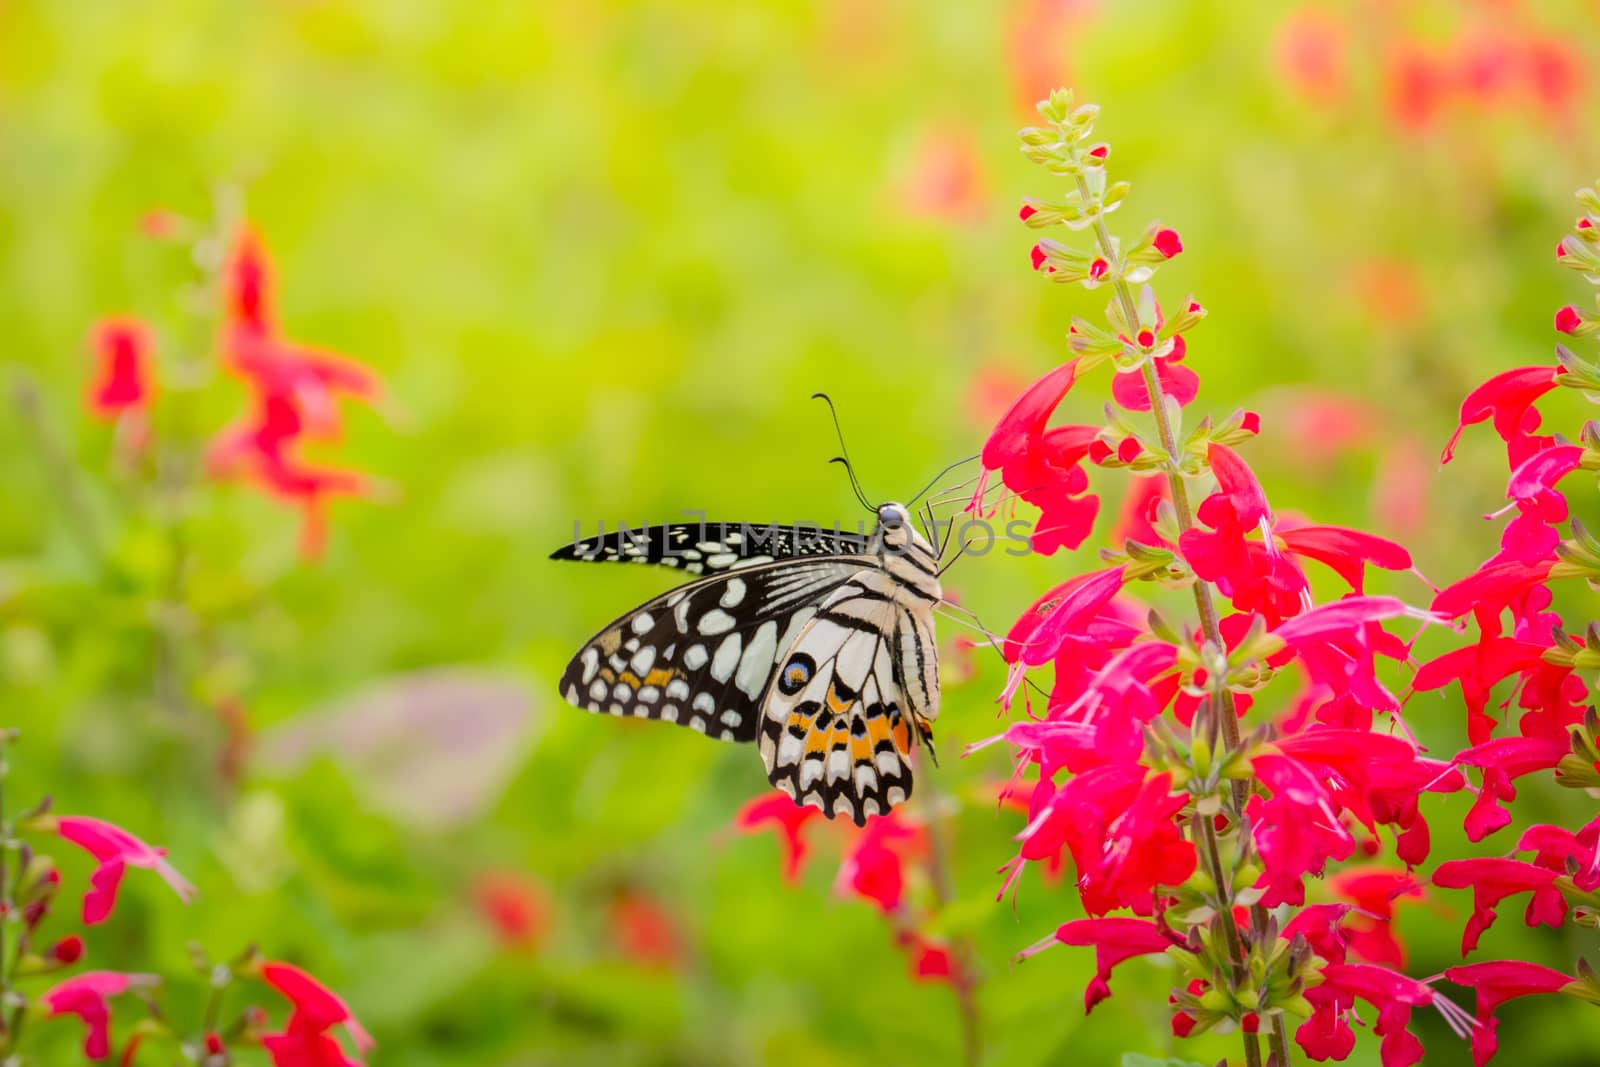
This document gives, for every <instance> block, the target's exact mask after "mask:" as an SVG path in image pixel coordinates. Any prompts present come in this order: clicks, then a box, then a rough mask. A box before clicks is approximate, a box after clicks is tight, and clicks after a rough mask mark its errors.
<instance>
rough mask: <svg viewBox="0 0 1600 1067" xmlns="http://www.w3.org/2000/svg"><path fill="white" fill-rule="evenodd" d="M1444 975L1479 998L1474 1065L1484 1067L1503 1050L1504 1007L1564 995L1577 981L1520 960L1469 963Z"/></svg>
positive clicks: (1474, 1039)
mask: <svg viewBox="0 0 1600 1067" xmlns="http://www.w3.org/2000/svg"><path fill="white" fill-rule="evenodd" d="M1444 976H1445V978H1446V979H1448V980H1449V981H1452V982H1454V983H1455V984H1456V985H1464V986H1466V987H1468V988H1469V989H1471V990H1473V991H1474V992H1476V993H1477V995H1478V1005H1477V1012H1476V1015H1477V1023H1478V1025H1477V1026H1476V1027H1475V1028H1474V1029H1473V1031H1472V1062H1473V1065H1474V1067H1483V1065H1484V1064H1486V1063H1488V1062H1489V1060H1490V1058H1491V1057H1492V1056H1494V1054H1495V1051H1496V1050H1497V1049H1498V1048H1499V1044H1500V1041H1499V1038H1498V1037H1497V1036H1496V1035H1495V1031H1496V1029H1498V1028H1499V1025H1500V1022H1499V1020H1498V1019H1496V1018H1495V1017H1494V1013H1495V1012H1496V1011H1498V1010H1499V1008H1500V1005H1502V1004H1504V1003H1505V1002H1506V1001H1508V1000H1514V999H1516V998H1517V997H1528V996H1534V995H1536V994H1541V993H1560V992H1561V991H1562V990H1564V989H1565V988H1566V987H1567V986H1569V985H1572V984H1574V983H1575V982H1576V981H1577V980H1576V979H1574V978H1573V977H1572V976H1571V975H1566V974H1562V973H1561V972H1560V971H1557V970H1553V969H1551V968H1549V967H1541V966H1539V965H1538V964H1537V963H1523V962H1521V961H1519V960H1489V961H1486V962H1484V963H1467V964H1462V965H1461V966H1459V967H1451V968H1448V969H1447V970H1446V971H1445V972H1444Z"/></svg>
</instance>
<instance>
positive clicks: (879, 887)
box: [834, 812, 924, 915]
mask: <svg viewBox="0 0 1600 1067" xmlns="http://www.w3.org/2000/svg"><path fill="white" fill-rule="evenodd" d="M923 847H924V840H923V833H922V830H921V828H920V827H916V826H911V825H908V824H907V823H905V822H904V821H902V820H901V818H900V815H899V813H898V812H890V813H889V814H888V815H879V816H874V817H870V818H868V819H867V825H866V827H865V828H864V829H862V830H861V831H860V832H859V833H857V834H856V838H855V841H854V842H853V843H852V844H851V845H850V847H849V848H848V849H846V850H845V854H844V862H843V863H841V864H840V865H839V876H838V878H837V879H836V880H835V882H834V886H835V888H836V889H837V890H838V891H839V892H840V893H843V894H846V895H849V896H855V897H859V898H861V899H862V900H865V901H868V902H870V903H872V904H875V905H876V906H877V907H878V909H879V910H881V911H882V912H883V913H884V914H886V915H892V914H894V913H895V912H898V911H899V910H900V905H901V902H902V900H903V898H904V896H905V886H906V876H905V866H906V863H907V861H908V860H909V859H911V857H913V856H915V855H917V854H919V853H920V852H921V851H922V849H923Z"/></svg>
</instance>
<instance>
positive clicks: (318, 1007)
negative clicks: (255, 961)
mask: <svg viewBox="0 0 1600 1067" xmlns="http://www.w3.org/2000/svg"><path fill="white" fill-rule="evenodd" d="M261 977H262V978H263V979H264V980H265V981H266V982H267V984H268V985H270V986H272V988H274V989H276V990H277V991H278V992H279V993H282V994H283V995H284V997H285V998H287V999H288V1001H289V1003H290V1004H291V1005H292V1006H293V1010H292V1011H291V1013H290V1015H289V1023H288V1025H287V1026H286V1027H285V1028H284V1030H283V1031H282V1032H281V1033H275V1034H263V1035H261V1044H262V1046H263V1047H265V1048H266V1050H267V1052H268V1054H269V1055H271V1057H272V1062H273V1065H274V1067H347V1065H353V1067H360V1061H359V1060H355V1059H351V1058H349V1057H347V1056H345V1054H344V1052H343V1050H341V1049H340V1047H339V1044H338V1042H337V1041H336V1040H334V1038H333V1036H332V1035H330V1034H329V1033H328V1031H329V1030H330V1029H332V1028H333V1027H335V1026H338V1025H340V1024H343V1026H344V1028H345V1029H346V1030H347V1031H349V1034H350V1037H351V1039H352V1040H353V1041H354V1042H355V1045H356V1051H357V1052H359V1053H360V1054H361V1055H366V1054H367V1053H368V1052H371V1051H372V1049H373V1048H375V1047H376V1046H377V1042H375V1041H373V1040H372V1035H370V1034H368V1033H367V1031H366V1029H365V1028H364V1027H363V1026H362V1025H361V1023H360V1022H359V1021H357V1019H356V1017H355V1016H354V1015H352V1014H351V1013H350V1009H349V1007H347V1006H346V1005H345V1002H344V1001H343V1000H340V999H339V997H338V996H336V995H335V994H334V993H333V991H332V990H330V989H329V988H328V987H327V986H325V985H323V984H322V983H321V982H319V981H317V980H316V979H315V978H313V977H311V976H310V975H309V974H307V973H306V972H305V971H303V970H301V969H300V968H298V967H296V966H294V965H293V964H288V963H276V962H271V961H269V962H267V963H263V964H262V965H261Z"/></svg>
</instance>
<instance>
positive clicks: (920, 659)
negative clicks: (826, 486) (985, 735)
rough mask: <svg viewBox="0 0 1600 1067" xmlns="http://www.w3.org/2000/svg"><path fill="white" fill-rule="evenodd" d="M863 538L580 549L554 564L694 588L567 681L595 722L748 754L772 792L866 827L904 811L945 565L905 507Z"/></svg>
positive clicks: (764, 535)
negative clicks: (635, 569)
mask: <svg viewBox="0 0 1600 1067" xmlns="http://www.w3.org/2000/svg"><path fill="white" fill-rule="evenodd" d="M875 510H876V513H877V524H876V526H875V527H874V529H873V530H872V532H871V533H870V534H868V535H862V534H859V533H853V532H844V531H840V530H837V529H835V530H832V531H825V530H819V529H818V528H816V527H815V526H801V525H796V526H794V527H783V526H778V525H775V524H774V525H770V526H766V527H761V526H753V525H751V524H749V523H737V524H736V523H671V524H665V525H658V526H646V527H643V528H640V529H637V530H630V529H622V530H618V531H616V532H613V533H609V534H599V535H596V536H594V537H590V538H587V539H583V540H575V541H574V542H573V543H572V544H570V545H565V546H563V547H561V548H560V549H557V550H556V551H555V552H554V553H552V554H551V557H550V558H551V559H568V560H586V561H608V560H617V561H632V562H639V563H653V564H659V565H663V566H671V567H676V568H678V569H680V570H682V571H684V572H686V573H689V574H693V575H698V576H699V577H697V578H696V580H694V581H691V582H689V583H688V584H687V585H681V586H679V587H677V588H675V589H672V590H670V591H668V592H666V593H664V594H662V595H661V596H658V597H656V598H655V599H653V600H649V601H647V602H645V603H644V604H642V605H640V606H639V607H637V608H635V609H634V610H632V611H630V612H628V613H627V614H626V615H623V616H622V617H621V618H619V619H617V620H616V621H614V622H612V623H611V624H610V625H609V626H607V627H605V629H603V630H601V631H600V632H599V633H598V634H596V635H595V636H594V637H593V638H592V639H591V640H590V641H589V642H588V643H587V644H585V645H584V646H583V647H582V648H581V649H579V650H578V653H577V655H575V656H573V657H572V662H571V663H569V664H568V665H567V669H566V671H565V672H564V673H563V674H562V676H561V682H560V690H561V694H562V696H563V697H564V698H565V699H566V700H567V702H568V703H570V704H572V705H574V706H575V707H579V708H583V709H585V710H588V711H593V712H600V713H608V714H611V715H619V716H632V717H635V718H643V719H659V720H662V721H665V722H673V723H677V724H678V725H680V726H687V727H688V728H690V729H691V730H695V731H697V732H699V733H703V734H705V735H707V736H708V737H715V738H719V739H721V740H724V741H742V742H751V741H753V742H755V743H756V747H757V749H758V750H759V751H760V753H761V761H762V763H763V764H765V766H766V769H767V777H768V779H769V780H770V781H771V783H772V784H773V785H774V786H775V787H777V788H778V789H780V790H782V791H783V792H785V793H787V794H788V795H789V796H790V797H792V798H793V799H794V800H795V801H796V802H797V803H799V804H802V805H810V806H812V807H816V808H819V809H821V811H822V812H823V814H825V815H827V816H828V817H829V818H834V817H836V816H840V815H848V816H849V817H850V818H851V819H853V820H854V821H855V822H856V824H857V825H862V824H864V823H865V822H866V820H867V817H868V816H869V815H877V814H884V813H887V812H888V811H889V810H890V809H891V808H893V807H895V806H896V805H898V804H902V803H904V802H905V801H906V799H907V798H909V797H910V796H911V787H912V769H911V753H912V749H913V748H914V747H915V745H916V744H917V743H918V742H920V743H922V744H924V745H926V746H927V747H928V750H929V752H930V753H932V751H933V730H932V725H933V722H934V720H935V719H937V718H938V717H939V663H938V655H937V645H936V643H935V637H934V628H933V614H934V613H933V609H934V608H935V607H936V606H937V605H939V604H940V603H941V602H942V601H943V592H942V591H941V589H940V586H939V574H940V571H939V554H938V553H937V552H936V551H935V550H934V548H933V546H932V545H931V544H930V543H929V542H928V540H927V539H926V538H924V537H923V536H922V534H921V533H919V532H918V531H917V530H916V528H915V527H914V526H913V525H912V523H911V515H910V512H909V511H908V510H907V509H906V507H905V506H904V505H902V504H896V503H887V504H882V505H879V506H878V507H877V508H876V509H875Z"/></svg>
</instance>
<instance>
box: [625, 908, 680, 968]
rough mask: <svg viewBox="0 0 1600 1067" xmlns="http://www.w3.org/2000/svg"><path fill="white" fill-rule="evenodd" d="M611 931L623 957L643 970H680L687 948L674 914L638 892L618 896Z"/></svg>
mask: <svg viewBox="0 0 1600 1067" xmlns="http://www.w3.org/2000/svg"><path fill="white" fill-rule="evenodd" d="M610 919H611V930H612V935H613V936H614V937H615V938H616V943H617V947H618V948H620V949H621V950H622V953H623V955H625V956H627V957H628V958H629V959H631V960H632V961H633V962H635V963H637V964H639V965H640V966H642V967H649V968H652V969H659V970H670V969H676V968H677V967H679V966H680V965H681V964H682V963H683V945H682V942H681V940H680V938H679V936H678V926H677V923H676V922H675V921H674V920H673V918H672V916H671V914H669V913H668V912H667V910H666V909H665V908H663V907H662V906H661V905H660V904H658V903H657V902H656V901H654V900H652V899H650V898H649V897H648V896H646V895H644V894H643V893H641V892H638V891H637V890H625V891H623V892H621V893H618V894H617V896H616V897H615V898H614V899H613V900H612V902H611V915H610Z"/></svg>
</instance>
